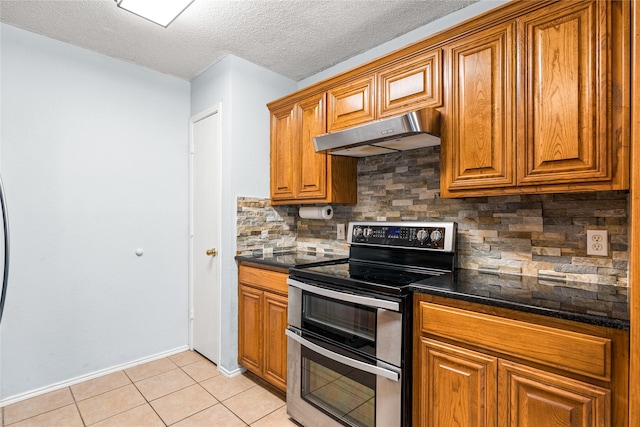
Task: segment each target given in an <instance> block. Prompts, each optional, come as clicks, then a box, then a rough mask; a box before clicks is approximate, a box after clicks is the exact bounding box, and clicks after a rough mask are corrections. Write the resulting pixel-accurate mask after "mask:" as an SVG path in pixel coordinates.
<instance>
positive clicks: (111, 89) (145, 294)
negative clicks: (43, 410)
mask: <svg viewBox="0 0 640 427" xmlns="http://www.w3.org/2000/svg"><path fill="white" fill-rule="evenodd" d="M1 35H2V46H1V52H0V53H1V55H2V63H1V66H2V71H1V78H2V80H1V86H0V88H1V89H0V94H1V102H2V122H1V123H2V124H1V130H2V134H1V149H2V151H1V154H2V157H1V159H0V160H1V164H0V166H1V171H2V174H3V177H4V181H5V187H6V192H7V199H8V205H9V213H10V222H11V239H12V240H11V251H12V252H11V261H12V264H11V270H10V277H9V289H8V295H7V298H8V299H7V304H6V311H5V315H4V318H3V321H2V326H1V330H0V342H1V343H2V347H1V348H0V349H1V352H0V378H1V379H2V380H1V381H2V383H1V384H0V401H1V400H5V401H6V400H8V399H10V398H12V397H15V396H17V395H19V394H21V393H25V392H31V391H34V390H37V389H39V388H41V387H48V386H52V385H55V384H56V383H58V382H63V381H68V380H71V379H74V378H78V377H82V376H85V375H89V374H91V373H94V372H98V371H100V370H104V369H108V368H111V367H114V366H119V365H121V364H124V363H129V362H132V361H135V360H138V359H141V358H145V357H149V356H153V355H156V354H160V353H163V352H167V351H172V350H174V349H176V348H180V347H183V346H186V345H187V343H188V322H187V321H188V319H187V304H188V289H187V249H188V246H187V243H188V240H187V197H188V192H187V188H188V176H187V166H188V153H187V145H188V118H189V82H186V81H183V80H180V79H176V78H173V77H169V76H166V75H163V74H160V73H157V72H154V71H150V70H147V69H144V68H141V67H137V66H134V65H131V64H128V63H125V62H122V61H118V60H115V59H112V58H109V57H106V56H103V55H99V54H96V53H93V52H90V51H87V50H84V49H80V48H77V47H74V46H71V45H68V44H65V43H61V42H58V41H54V40H51V39H48V38H45V37H43V36H40V35H36V34H33V33H29V32H26V31H23V30H20V29H17V28H14V27H11V26H7V25H2V27H1ZM138 247H141V248H144V255H143V256H142V257H137V256H136V255H135V253H134V252H135V250H136V248H138Z"/></svg>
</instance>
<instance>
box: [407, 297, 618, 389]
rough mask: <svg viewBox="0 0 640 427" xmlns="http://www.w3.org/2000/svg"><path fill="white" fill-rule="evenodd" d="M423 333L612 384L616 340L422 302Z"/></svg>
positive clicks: (421, 326)
mask: <svg viewBox="0 0 640 427" xmlns="http://www.w3.org/2000/svg"><path fill="white" fill-rule="evenodd" d="M419 315H420V331H421V332H422V333H425V334H432V335H437V336H440V337H445V338H449V339H452V340H455V341H459V342H463V343H466V344H469V345H473V346H478V347H481V348H484V349H487V350H492V351H496V352H499V353H503V354H505V355H511V356H514V357H518V358H520V359H524V360H529V361H532V362H536V363H542V364H544V365H547V366H553V367H556V368H560V369H564V370H566V371H569V372H573V373H576V374H580V375H586V376H588V377H592V378H596V379H602V380H606V381H609V380H610V379H611V340H610V339H607V338H602V337H597V336H592V335H586V334H582V333H578V332H571V331H566V330H563V329H556V328H550V327H546V326H541V325H536V324H532V323H526V322H521V321H517V320H512V319H506V318H502V317H497V316H491V315H487V314H482V313H475V312H472V311H467V310H461V309H456V308H453V307H447V306H442V305H438V304H432V303H425V302H422V303H420V314H419Z"/></svg>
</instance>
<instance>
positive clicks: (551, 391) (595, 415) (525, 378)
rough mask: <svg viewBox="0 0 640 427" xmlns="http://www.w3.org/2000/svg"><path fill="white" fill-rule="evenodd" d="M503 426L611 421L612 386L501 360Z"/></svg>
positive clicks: (573, 426) (582, 426) (567, 426)
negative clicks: (606, 387)
mask: <svg viewBox="0 0 640 427" xmlns="http://www.w3.org/2000/svg"><path fill="white" fill-rule="evenodd" d="M498 402H499V405H500V412H501V415H500V417H499V419H500V423H499V426H500V427H503V426H504V427H507V426H553V427H555V426H558V427H595V426H610V425H611V393H610V391H609V390H607V389H605V388H602V387H597V386H594V385H591V384H587V383H584V382H581V381H575V380H572V379H570V378H567V377H563V376H560V375H554V374H551V373H548V372H545V371H542V370H539V369H533V368H530V367H528V366H525V365H521V364H518V363H513V362H509V361H506V360H500V361H499V364H498Z"/></svg>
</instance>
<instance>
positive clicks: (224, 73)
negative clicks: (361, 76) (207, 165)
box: [191, 55, 296, 373]
mask: <svg viewBox="0 0 640 427" xmlns="http://www.w3.org/2000/svg"><path fill="white" fill-rule="evenodd" d="M295 90H296V83H295V81H293V80H291V79H288V78H286V77H283V76H281V75H279V74H276V73H274V72H272V71H269V70H267V69H265V68H262V67H260V66H258V65H255V64H252V63H251V62H248V61H245V60H244V59H242V58H239V57H237V56H234V55H228V56H227V57H226V58H224V59H223V60H222V61H220V62H218V63H217V64H215V65H214V66H213V67H211V68H210V69H208V70H207V71H205V72H204V73H203V74H201V75H200V76H198V77H196V78H195V79H194V80H192V82H191V114H192V115H195V114H197V113H199V112H201V111H203V110H206V109H207V108H209V107H211V106H213V105H217V104H218V103H219V102H220V103H222V115H221V120H222V167H223V171H222V176H223V182H222V203H223V206H222V249H221V250H220V251H219V256H220V257H221V262H220V265H221V266H222V271H221V274H222V281H221V283H222V286H221V293H222V295H221V307H222V311H221V318H222V331H221V337H220V341H221V342H220V349H221V355H220V363H219V367H220V369H221V370H222V371H225V372H227V373H231V372H233V371H235V370H236V369H237V368H238V363H237V358H238V322H237V319H238V311H237V309H238V291H237V283H238V277H237V276H238V270H237V265H236V262H235V259H234V257H235V253H236V209H237V208H236V201H237V197H238V196H250V197H269V110H268V109H267V107H266V104H267V103H268V102H270V101H273V100H274V99H276V98H279V97H281V96H284V95H286V94H288V93H291V92H293V91H295Z"/></svg>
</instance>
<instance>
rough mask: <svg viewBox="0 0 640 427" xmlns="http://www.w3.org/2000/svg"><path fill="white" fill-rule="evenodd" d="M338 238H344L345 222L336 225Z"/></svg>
mask: <svg viewBox="0 0 640 427" xmlns="http://www.w3.org/2000/svg"><path fill="white" fill-rule="evenodd" d="M336 234H337V236H336V238H337V239H338V240H344V239H345V237H344V224H338V226H337V227H336Z"/></svg>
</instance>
